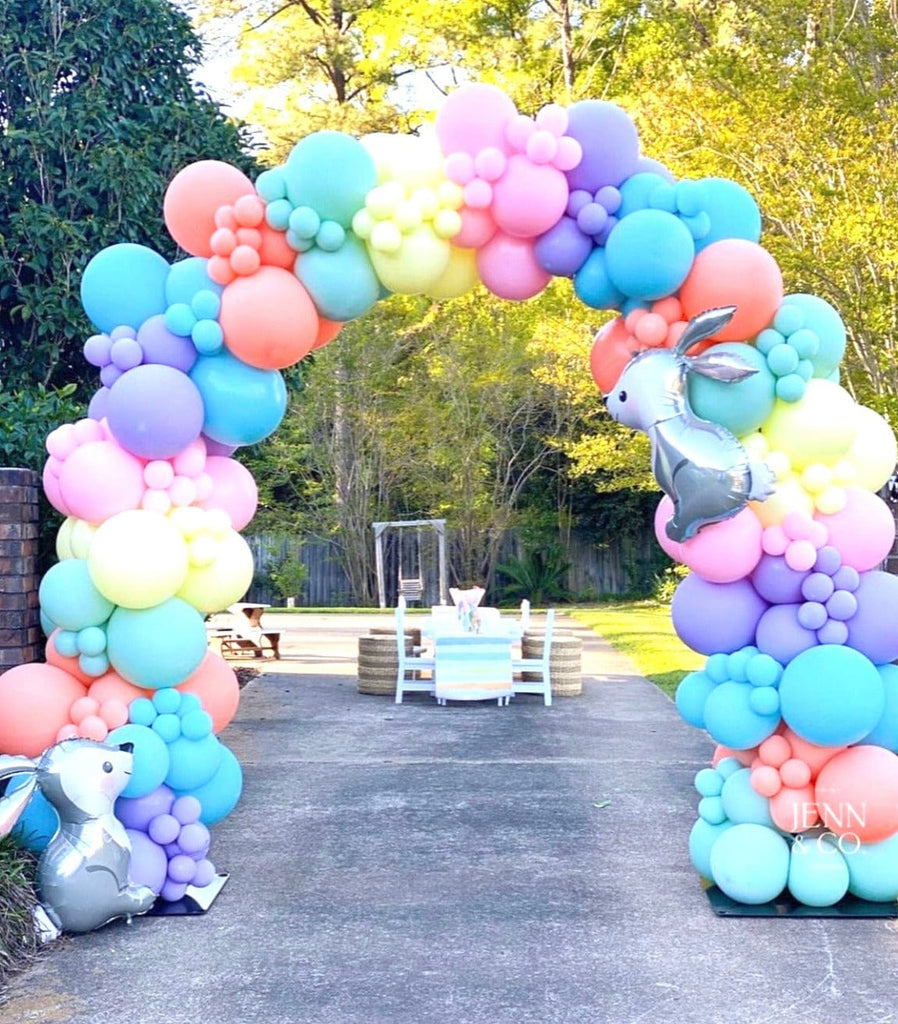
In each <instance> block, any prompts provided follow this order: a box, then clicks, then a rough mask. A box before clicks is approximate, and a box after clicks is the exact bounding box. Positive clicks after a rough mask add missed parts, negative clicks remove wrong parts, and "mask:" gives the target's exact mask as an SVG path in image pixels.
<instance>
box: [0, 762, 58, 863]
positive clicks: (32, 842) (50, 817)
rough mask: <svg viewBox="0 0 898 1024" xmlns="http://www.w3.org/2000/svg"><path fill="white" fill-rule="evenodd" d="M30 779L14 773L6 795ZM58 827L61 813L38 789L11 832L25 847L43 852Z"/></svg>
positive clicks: (17, 841) (34, 851)
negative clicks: (58, 812) (59, 813)
mask: <svg viewBox="0 0 898 1024" xmlns="http://www.w3.org/2000/svg"><path fill="white" fill-rule="evenodd" d="M29 781H30V780H29V778H28V777H27V776H25V775H14V776H13V777H12V778H11V779H10V780H9V783H8V784H7V787H6V795H7V796H11V795H12V794H13V793H15V791H16V790H17V789H21V788H22V786H24V785H27V783H28V782H29ZM58 828H59V815H58V814H57V813H56V811H55V809H54V808H53V806H52V804H50V803H49V801H48V800H47V798H46V797H45V796H44V794H43V793H41V791H40V790H39V789H36V790H35V791H34V792H33V793H32V794H31V799H30V800H29V801H28V803H27V804H26V805H25V810H24V811H22V813H21V815H20V816H19V820H18V821H17V822H16V824H15V827H14V828H13V829H12V830H11V832H10V833H9V834H10V836H11V838H12V839H13V840H14V841H15V842H16V843H17V844H18V845H19V846H21V847H23V848H24V849H26V850H31V852H32V853H43V851H44V849H45V848H46V847H47V845H48V844H49V842H50V840H51V839H52V838H53V836H54V835H56V831H57V829H58Z"/></svg>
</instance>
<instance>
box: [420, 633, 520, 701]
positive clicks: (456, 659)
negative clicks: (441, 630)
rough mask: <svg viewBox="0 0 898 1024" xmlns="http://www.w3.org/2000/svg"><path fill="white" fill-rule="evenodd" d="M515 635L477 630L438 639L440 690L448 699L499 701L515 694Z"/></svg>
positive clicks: (437, 692)
mask: <svg viewBox="0 0 898 1024" xmlns="http://www.w3.org/2000/svg"><path fill="white" fill-rule="evenodd" d="M513 640H514V638H513V637H512V636H484V635H482V634H477V633H462V634H456V635H445V636H437V637H436V638H435V639H434V656H435V661H436V672H435V674H434V679H435V684H436V689H435V693H434V696H435V697H436V699H437V700H438V701H440V702H441V703H442V702H444V701H447V700H491V699H493V700H498V701H499V702H500V703H502V702H504V700H505V699H506V698H507V697H510V696H511V695H512V692H513V690H512V671H511V646H512V643H513Z"/></svg>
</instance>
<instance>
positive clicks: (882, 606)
mask: <svg viewBox="0 0 898 1024" xmlns="http://www.w3.org/2000/svg"><path fill="white" fill-rule="evenodd" d="M854 598H855V600H856V601H857V611H856V612H855V613H854V615H852V616H851V618H850V619H848V621H847V623H846V625H847V627H848V638H847V640H846V641H845V642H846V644H848V646H850V647H853V648H854V649H855V650H856V651H859V652H860V653H861V654H863V655H866V657H867V658H869V660H870V661H872V662H873V663H874V664H876V665H885V664H887V663H888V662H890V661H895V660H896V659H898V621H896V617H895V614H894V609H895V607H896V606H898V576H894V575H893V574H892V573H890V572H879V571H878V570H875V569H874V570H871V571H870V572H865V573H862V574H861V580H860V585H859V586H858V588H857V590H856V591H855V592H854Z"/></svg>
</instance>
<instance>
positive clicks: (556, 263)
mask: <svg viewBox="0 0 898 1024" xmlns="http://www.w3.org/2000/svg"><path fill="white" fill-rule="evenodd" d="M591 252H592V238H591V237H590V236H589V235H585V234H584V233H583V232H582V231H581V230H580V228H579V227H578V226H577V222H576V220H574V218H573V217H562V218H561V220H560V221H559V222H558V223H557V224H556V225H555V226H554V227H553V228H550V229H549V230H548V231H547V232H546V233H545V234H544V235H541V236H540V237H539V238H538V239H537V241H536V245H535V246H534V250H533V254H534V256H535V257H536V262H537V263H538V264H539V265H540V266H541V267H542V268H543V270H545V271H546V272H547V273H549V274H554V275H555V276H556V277H573V275H574V274H576V273H577V271H578V270H579V269H580V268H581V267H582V266H583V264H584V263H585V262H586V259H587V257H588V256H589V254H590V253H591Z"/></svg>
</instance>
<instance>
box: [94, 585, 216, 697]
mask: <svg viewBox="0 0 898 1024" xmlns="http://www.w3.org/2000/svg"><path fill="white" fill-rule="evenodd" d="M106 639H107V648H106V653H107V654H108V656H109V663H110V664H111V665H112V667H113V668H114V669H115V670H116V672H118V674H119V675H120V676H122V677H123V678H124V679H127V680H128V682H129V683H134V685H135V686H140V687H142V688H143V689H147V690H156V689H159V688H162V687H166V686H177V685H178V684H179V683H183V682H184V680H185V679H187V678H188V677H189V676H191V675H192V674H193V673H194V672H195V671H196V670H197V669H198V668H199V666H200V663H201V662H202V660H203V658H204V657H205V656H206V650H207V647H208V641H207V639H206V626H205V624H204V622H203V617H202V615H200V613H199V612H198V611H197V610H196V608H194V607H193V606H192V605H189V604H188V603H187V602H186V601H182V600H181V598H179V597H170V598H169V599H168V600H167V601H163V602H162V604H157V605H154V606H153V607H152V608H142V609H135V608H117V609H116V610H115V611H114V612H113V613H112V616H111V618H110V619H109V624H108V626H107V627H106Z"/></svg>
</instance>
